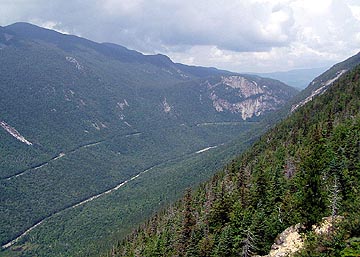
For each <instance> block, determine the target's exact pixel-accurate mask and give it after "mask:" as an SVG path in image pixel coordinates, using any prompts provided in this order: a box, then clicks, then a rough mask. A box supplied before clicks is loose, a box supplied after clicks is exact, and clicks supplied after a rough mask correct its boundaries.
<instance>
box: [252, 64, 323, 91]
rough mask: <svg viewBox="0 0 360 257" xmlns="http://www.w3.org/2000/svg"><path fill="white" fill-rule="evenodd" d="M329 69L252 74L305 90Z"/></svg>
mask: <svg viewBox="0 0 360 257" xmlns="http://www.w3.org/2000/svg"><path fill="white" fill-rule="evenodd" d="M328 68H329V67H321V68H309V69H296V70H289V71H279V72H270V73H254V74H257V75H259V76H263V77H267V78H272V79H277V80H280V81H282V82H284V83H286V84H288V85H290V86H292V87H295V88H298V89H300V90H301V89H304V88H306V87H307V86H308V85H309V83H310V82H311V81H312V80H313V79H314V78H315V77H317V76H319V75H320V74H321V73H323V72H324V71H326V70H327V69H328Z"/></svg>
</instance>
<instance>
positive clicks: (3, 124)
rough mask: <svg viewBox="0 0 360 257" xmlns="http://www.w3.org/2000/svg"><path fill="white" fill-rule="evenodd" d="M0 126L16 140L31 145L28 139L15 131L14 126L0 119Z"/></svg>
mask: <svg viewBox="0 0 360 257" xmlns="http://www.w3.org/2000/svg"><path fill="white" fill-rule="evenodd" d="M0 126H1V127H2V128H3V129H5V130H6V131H7V132H8V133H9V134H10V135H12V136H13V137H15V138H16V139H17V140H19V141H21V142H23V143H25V144H27V145H32V143H31V142H30V141H28V140H27V139H26V138H25V137H23V136H22V135H21V134H20V133H19V131H17V130H16V129H15V128H13V127H11V126H10V125H9V124H7V123H6V122H5V121H0Z"/></svg>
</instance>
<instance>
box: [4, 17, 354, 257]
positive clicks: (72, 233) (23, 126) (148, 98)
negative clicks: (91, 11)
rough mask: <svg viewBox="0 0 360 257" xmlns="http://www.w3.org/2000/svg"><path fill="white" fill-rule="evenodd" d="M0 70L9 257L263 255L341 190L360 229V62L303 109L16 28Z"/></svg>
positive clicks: (293, 96)
mask: <svg viewBox="0 0 360 257" xmlns="http://www.w3.org/2000/svg"><path fill="white" fill-rule="evenodd" d="M0 62H1V64H2V65H1V66H0V74H1V75H0V95H1V97H0V126H1V128H0V158H1V162H0V192H1V194H0V203H1V204H0V243H1V246H2V250H1V252H0V256H97V255H99V254H101V253H105V254H106V252H107V251H109V249H111V248H112V249H113V250H112V251H109V255H111V256H112V255H120V256H123V255H129V256H159V255H160V256H161V255H164V256H173V255H180V256H185V255H187V256H210V255H215V256H232V255H234V256H237V255H238V253H239V252H238V250H243V248H242V247H243V246H244V243H243V242H244V240H245V239H248V235H250V236H251V237H252V235H254V238H262V239H263V240H254V242H253V243H252V244H253V245H256V247H254V249H251V251H252V252H254V253H255V252H256V253H258V254H266V253H267V252H268V250H269V248H270V246H271V243H272V242H273V240H274V238H275V237H276V235H277V234H278V233H280V232H281V231H282V230H283V229H285V228H286V227H288V226H291V225H295V224H296V223H298V222H301V223H304V224H305V225H307V226H308V227H309V226H311V225H312V224H315V223H316V222H318V221H319V220H320V219H321V218H322V217H324V216H326V215H330V214H331V213H330V212H329V209H328V208H325V205H326V204H327V203H326V200H325V198H326V199H327V198H329V195H330V193H329V192H328V191H326V190H330V189H329V188H332V187H333V186H334V184H335V183H340V184H341V183H342V184H341V189H339V190H341V197H342V200H341V205H340V204H339V207H337V209H336V210H337V212H339V213H341V215H342V216H344V217H345V220H346V221H348V220H351V218H352V217H356V215H357V214H358V213H357V212H356V209H355V207H356V205H354V206H352V205H351V202H352V201H355V203H357V202H358V199H357V197H356V194H355V192H356V190H358V180H357V177H358V174H357V173H356V167H357V165H358V164H357V162H358V159H357V154H358V152H357V150H356V149H357V148H356V146H355V145H353V144H352V142H357V141H356V138H358V126H357V125H358V123H357V122H358V113H357V111H358V110H359V108H358V102H359V101H358V99H357V98H356V97H357V96H358V95H359V94H358V69H357V68H356V66H357V65H358V64H359V63H360V55H359V54H358V55H356V56H354V57H351V58H349V59H348V60H345V61H344V62H342V63H339V64H337V65H335V66H333V67H332V68H330V69H329V70H328V71H326V72H325V73H323V74H322V75H320V76H318V77H317V78H315V79H314V80H313V82H311V83H310V85H309V86H308V87H307V88H306V89H305V90H303V91H302V92H300V93H298V91H297V90H296V89H294V88H292V87H290V86H288V85H286V84H284V83H282V82H280V81H278V80H274V79H269V78H263V77H260V76H258V75H248V74H240V73H233V72H229V71H224V70H218V69H216V68H206V67H196V66H188V65H184V64H179V63H174V62H173V61H171V59H169V58H168V57H167V56H165V55H160V54H158V55H144V54H142V53H139V52H136V51H133V50H129V49H127V48H125V47H123V46H120V45H116V44H112V43H96V42H92V41H90V40H87V39H84V38H80V37H77V36H72V35H64V34H61V33H59V32H56V31H52V30H48V29H44V28H41V27H37V26H35V25H32V24H28V23H15V24H12V25H9V26H6V27H0ZM285 117H288V118H287V119H286V120H285V121H282V122H281V120H282V119H284V118H285ZM277 122H281V123H279V124H278V125H276V126H275V127H273V126H274V125H275V123H277ZM272 127H273V128H272ZM271 128H272V129H271ZM268 129H271V130H270V132H267V133H266V134H264V135H263V133H265V131H267V130H268ZM261 135H262V136H261ZM259 137H260V141H257V140H258V138H259ZM353 139H354V140H355V141H354V140H353ZM314 140H315V141H314ZM316 140H317V141H316ZM255 142H256V143H255ZM319 142H321V143H319ZM253 143H255V145H254V146H253V147H252V148H249V149H248V150H246V149H247V148H248V147H249V146H250V145H252V144H253ZM341 149H343V150H341ZM244 150H246V152H245V153H243V152H244ZM342 151H344V152H342ZM239 154H242V155H241V156H240V157H236V156H239ZM234 158H235V159H234ZM322 159H324V161H323V162H320V163H318V162H317V161H318V160H322ZM349 163H354V165H353V166H352V165H350V164H349ZM224 165H225V168H224V169H223V170H222V171H220V173H216V171H217V170H219V169H221V168H222V167H224ZM316 165H318V166H316ZM214 174H215V175H214ZM312 178H314V181H313V180H312ZM208 179H211V180H210V182H207V183H205V184H202V185H201V186H200V187H199V189H197V190H196V191H195V192H194V193H192V192H191V191H190V190H186V188H189V187H196V186H198V185H199V184H200V183H204V182H205V181H206V180H208ZM320 181H325V182H324V183H320ZM335 181H337V182H335ZM307 183H310V185H314V188H315V187H316V188H315V189H316V190H317V191H316V193H319V195H317V196H319V197H318V198H315V199H313V200H312V199H311V196H312V195H311V194H310V193H308V191H306V190H302V188H307V186H308V184H307ZM311 183H314V184H311ZM347 185H353V186H350V187H349V188H348V187H347ZM184 192H185V197H184V198H183V199H182V200H181V201H180V202H179V203H177V204H175V205H171V204H172V203H173V202H174V201H175V200H176V199H178V198H179V197H180V196H181V195H183V194H184ZM333 199H335V198H333ZM307 201H309V203H307ZM169 205H170V208H169V209H166V207H167V206H169ZM314 206H323V207H324V208H323V209H321V210H319V209H318V208H315V207H314ZM312 207H314V208H312ZM160 210H162V211H161V212H159V211H160ZM344 210H349V213H348V214H347V213H345V212H344ZM154 214H155V216H154ZM346 215H348V216H346ZM151 217H152V218H151ZM148 218H150V219H149V221H148V222H147V224H144V223H143V222H144V220H146V219H148ZM357 224H358V223H356V221H355V222H353V223H351V222H350V225H349V226H353V228H351V229H349V228H348V227H345V228H344V230H343V231H345V232H344V236H343V237H344V238H342V239H341V240H342V241H341V240H340V241H341V242H343V246H344V247H343V248H341V249H340V247H339V248H338V250H339V251H338V252H340V251H343V250H344V249H345V248H346V247H347V245H345V244H346V238H345V234H346V233H347V235H350V237H349V238H356V237H357V236H358V235H357V234H356V233H355V232H354V231H356V228H357V226H358V225H357ZM134 228H137V229H136V230H135V231H134V232H133V233H132V234H131V235H130V236H129V234H130V232H131V231H133V230H134ZM234 228H236V229H234ZM124 239H126V240H125V241H124ZM248 240H249V239H248ZM318 240H320V239H318ZM115 242H119V243H118V244H117V245H116V244H115ZM309 247H310V248H308V249H312V248H311V246H309ZM179 249H180V251H178V250H179ZM177 251H178V252H177Z"/></svg>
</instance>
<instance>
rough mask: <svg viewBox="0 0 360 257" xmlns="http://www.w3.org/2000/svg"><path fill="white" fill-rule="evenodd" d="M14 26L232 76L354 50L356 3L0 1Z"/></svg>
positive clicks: (359, 25) (321, 61)
mask: <svg viewBox="0 0 360 257" xmlns="http://www.w3.org/2000/svg"><path fill="white" fill-rule="evenodd" d="M16 21H32V22H35V23H36V24H38V25H42V26H45V27H47V28H52V29H56V30H58V31H62V32H69V33H75V34H77V35H82V36H84V37H87V38H89V39H92V40H95V41H98V42H104V41H107V42H115V43H119V44H122V45H124V46H127V47H129V48H132V49H136V50H140V51H142V52H146V53H155V52H161V53H164V54H168V55H169V56H170V57H171V58H173V59H174V60H175V61H179V62H180V61H181V62H185V63H188V64H196V65H207V66H216V67H219V68H223V69H231V70H235V71H251V70H253V71H261V70H263V71H272V70H287V69H292V68H303V67H314V66H323V65H328V64H329V63H335V62H337V61H340V60H342V59H344V58H346V57H348V56H350V55H352V54H355V53H356V52H357V51H359V50H360V48H359V46H360V45H359V41H360V3H359V0H223V1H219V0H197V1H190V0H151V1H150V0H121V1H119V0H88V1H82V0H74V1H71V3H70V2H68V1H60V0H54V1H45V0H26V1H25V0H11V1H8V0H2V2H1V8H0V22H1V24H3V25H6V24H9V23H13V22H16Z"/></svg>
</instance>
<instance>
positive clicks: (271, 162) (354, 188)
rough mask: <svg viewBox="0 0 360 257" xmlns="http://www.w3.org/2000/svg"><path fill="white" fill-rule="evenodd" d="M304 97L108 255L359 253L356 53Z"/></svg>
mask: <svg viewBox="0 0 360 257" xmlns="http://www.w3.org/2000/svg"><path fill="white" fill-rule="evenodd" d="M345 70H346V71H345ZM314 92H316V94H314ZM302 93H303V94H302V97H304V98H303V100H302V101H304V100H306V101H305V102H304V103H303V104H301V105H298V106H297V108H296V110H293V112H292V114H291V115H289V117H288V118H286V119H285V120H283V121H282V122H280V123H278V124H277V125H276V126H274V127H273V128H272V129H271V130H270V131H268V132H266V133H265V134H264V135H263V136H261V138H260V140H258V141H257V142H256V143H255V144H254V145H253V146H252V147H250V148H249V149H248V150H247V151H246V152H245V153H243V154H242V155H240V156H239V157H237V158H236V159H234V160H232V161H231V162H229V163H228V164H227V165H226V166H225V167H224V168H223V170H222V171H220V172H219V173H217V174H215V175H214V176H213V177H212V178H211V179H210V180H209V181H208V182H206V183H204V184H202V185H201V186H200V187H199V188H197V189H196V190H194V191H191V190H190V189H188V190H187V191H186V193H185V194H184V196H183V198H182V199H181V200H180V201H178V202H177V203H176V204H174V205H171V206H169V207H168V208H167V209H165V210H163V211H161V212H159V213H157V214H156V215H154V216H153V217H152V218H150V219H149V220H148V221H147V222H145V223H143V224H142V225H140V226H139V227H138V228H137V229H135V230H134V231H133V232H132V233H131V234H130V235H128V236H127V237H126V239H125V240H119V242H118V243H117V244H116V245H114V246H113V247H112V248H109V251H108V252H107V254H104V256H359V255H360V247H359V246H360V243H359V237H360V220H359V217H360V197H359V193H358V192H359V190H360V169H359V167H360V148H359V142H360V60H359V54H358V55H355V56H353V57H351V58H349V59H347V60H345V61H344V62H342V63H339V64H336V65H334V66H333V67H332V68H331V69H329V70H328V71H326V72H325V73H323V74H322V75H320V76H318V77H317V78H316V79H315V80H314V81H313V82H312V83H311V84H310V85H309V87H308V88H306V89H305V90H304V91H303V92H302ZM309 96H310V98H308V97H309ZM320 223H323V225H322V226H320V225H319V224H320ZM324 223H325V225H324ZM284 230H285V231H284ZM299 230H301V233H302V234H303V236H300V234H299V233H298V231H299ZM313 230H315V232H313ZM282 231H284V233H281V232H282ZM290 234H291V235H290ZM285 236H287V237H288V238H285ZM290 238H291V239H292V241H291V240H290ZM294 239H296V240H294ZM274 241H275V243H274V244H273V242H274ZM285 246H286V247H288V249H285V248H286V247H285ZM110 249H111V250H110ZM270 250H271V252H270ZM275 250H278V251H275ZM269 252H270V254H269Z"/></svg>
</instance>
